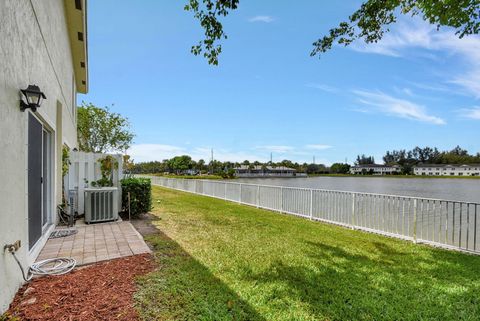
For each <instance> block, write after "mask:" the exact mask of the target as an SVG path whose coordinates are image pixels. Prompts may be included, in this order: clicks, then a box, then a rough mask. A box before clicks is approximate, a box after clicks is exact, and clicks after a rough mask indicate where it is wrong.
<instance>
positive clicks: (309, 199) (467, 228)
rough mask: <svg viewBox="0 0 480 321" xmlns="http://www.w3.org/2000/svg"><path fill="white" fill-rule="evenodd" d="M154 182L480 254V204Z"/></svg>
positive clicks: (195, 182) (223, 184) (224, 184)
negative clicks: (479, 215)
mask: <svg viewBox="0 0 480 321" xmlns="http://www.w3.org/2000/svg"><path fill="white" fill-rule="evenodd" d="M139 176H143V177H148V178H150V179H151V181H152V184H153V185H159V186H163V187H167V188H171V189H176V190H180V191H185V192H190V193H195V194H199V195H205V196H210V197H215V198H219V199H224V200H227V201H232V202H237V203H240V204H245V205H251V206H255V207H258V208H263V209H268V210H272V211H278V212H281V213H287V214H292V215H296V216H301V217H304V218H308V219H311V220H317V221H323V222H328V223H332V224H337V225H342V226H345V227H349V228H354V229H360V230H365V231H369V232H374V233H378V234H383V235H388V236H392V237H397V238H401V239H405V240H411V241H414V242H421V243H427V244H431V245H435V246H440V247H444V248H449V249H456V250H462V251H468V252H471V253H477V254H480V241H479V237H478V232H479V231H480V222H479V220H478V219H477V213H479V214H480V204H479V203H472V202H461V201H451V200H441V199H430V198H417V197H408V196H396V195H383V194H372V193H358V192H345V191H334V190H323V189H309V188H297V187H282V186H270V185H257V184H244V183H235V182H227V181H215V180H197V179H175V178H165V177H158V176H145V175H139Z"/></svg>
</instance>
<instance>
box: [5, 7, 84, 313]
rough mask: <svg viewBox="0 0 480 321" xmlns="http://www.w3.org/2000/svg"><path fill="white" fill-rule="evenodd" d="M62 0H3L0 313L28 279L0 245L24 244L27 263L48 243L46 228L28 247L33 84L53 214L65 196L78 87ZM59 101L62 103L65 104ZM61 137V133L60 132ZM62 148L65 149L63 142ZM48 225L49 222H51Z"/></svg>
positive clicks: (20, 254) (22, 256) (20, 255)
mask: <svg viewBox="0 0 480 321" xmlns="http://www.w3.org/2000/svg"><path fill="white" fill-rule="evenodd" d="M65 17H66V15H65V7H64V1H63V0H48V1H45V0H2V1H0V40H1V42H0V69H1V70H0V151H1V158H2V166H1V177H2V184H0V203H1V204H2V206H1V208H0V289H1V291H0V313H2V312H3V311H5V310H6V308H8V304H9V303H10V301H11V299H12V298H13V296H14V294H15V292H16V291H17V289H18V288H19V287H20V286H21V284H22V282H23V280H22V276H21V272H20V269H19V267H18V266H17V264H16V262H15V261H14V258H13V257H12V255H11V254H10V253H8V252H6V251H4V250H3V246H4V245H5V244H8V243H13V242H15V241H16V240H20V241H21V242H22V246H21V248H20V249H19V251H18V252H17V256H18V258H19V259H20V262H21V263H22V265H23V266H24V267H25V268H27V267H28V266H29V265H30V264H31V263H33V261H34V260H35V258H36V256H37V255H38V252H39V250H40V249H41V247H42V246H43V245H44V243H45V241H46V237H47V235H48V232H47V231H44V236H43V237H42V238H41V239H40V240H39V241H38V242H37V244H36V245H35V246H34V247H33V248H32V249H31V250H29V249H28V211H27V209H28V193H27V191H28V188H27V187H28V179H27V177H28V176H27V148H28V139H27V133H28V128H27V124H28V114H29V113H30V110H27V111H25V112H21V111H20V109H19V100H20V98H21V97H20V89H24V88H26V87H27V86H28V85H29V84H32V85H33V84H35V85H38V86H39V87H40V89H41V90H42V91H43V92H44V93H45V95H46V96H47V99H46V100H44V101H43V104H42V106H41V107H40V108H39V109H38V111H37V112H36V113H35V115H36V116H37V117H38V118H39V119H40V121H41V122H42V124H43V125H44V127H46V128H48V130H49V131H50V132H51V134H52V138H53V139H52V142H51V143H52V147H53V148H52V155H51V159H52V163H53V165H52V167H53V168H52V169H53V177H52V182H55V184H53V186H52V194H53V195H52V200H53V201H52V202H51V209H50V210H51V213H52V219H56V214H55V213H56V212H55V207H56V205H57V204H58V203H59V202H60V200H61V179H59V175H60V176H61V164H60V163H59V160H60V161H61V156H60V157H59V155H58V151H59V150H60V151H61V144H62V143H66V144H67V145H69V146H70V147H72V148H73V147H76V145H77V139H76V115H75V113H76V102H75V96H76V88H75V82H74V72H73V65H72V53H71V50H70V42H69V36H68V33H67V27H66V24H67V22H66V18H65ZM58 106H61V107H60V108H59V107H58ZM56 135H58V137H56ZM59 146H60V148H59ZM50 228H51V227H50Z"/></svg>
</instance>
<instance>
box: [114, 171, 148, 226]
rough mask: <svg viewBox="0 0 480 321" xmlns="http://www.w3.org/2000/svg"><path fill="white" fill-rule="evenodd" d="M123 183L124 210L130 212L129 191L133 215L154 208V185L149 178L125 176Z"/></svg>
mask: <svg viewBox="0 0 480 321" xmlns="http://www.w3.org/2000/svg"><path fill="white" fill-rule="evenodd" d="M121 184H122V210H123V211H124V212H126V213H128V193H130V212H131V215H132V217H135V216H138V215H140V214H142V213H147V212H149V211H150V210H151V209H152V185H151V182H150V179H149V178H136V177H131V178H125V179H122V180H121Z"/></svg>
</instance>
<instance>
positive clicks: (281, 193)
mask: <svg viewBox="0 0 480 321" xmlns="http://www.w3.org/2000/svg"><path fill="white" fill-rule="evenodd" d="M280 213H283V186H281V187H280Z"/></svg>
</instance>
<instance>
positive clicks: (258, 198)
mask: <svg viewBox="0 0 480 321" xmlns="http://www.w3.org/2000/svg"><path fill="white" fill-rule="evenodd" d="M259 207H260V185H257V208H259Z"/></svg>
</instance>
